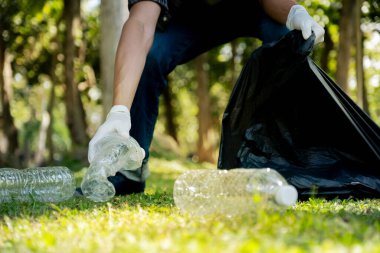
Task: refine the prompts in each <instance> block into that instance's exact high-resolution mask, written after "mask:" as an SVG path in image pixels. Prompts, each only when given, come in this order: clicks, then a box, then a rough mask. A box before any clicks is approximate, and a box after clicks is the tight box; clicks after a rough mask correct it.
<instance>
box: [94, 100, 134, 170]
mask: <svg viewBox="0 0 380 253" xmlns="http://www.w3.org/2000/svg"><path fill="white" fill-rule="evenodd" d="M130 129H131V115H130V113H129V110H128V107H126V106H124V105H114V106H113V107H112V108H111V110H110V111H109V113H108V115H107V118H106V120H105V122H104V123H103V124H102V125H101V126H100V127H99V128H98V130H97V131H96V133H95V135H94V137H93V138H92V139H91V141H90V144H89V147H88V161H89V163H91V162H92V161H93V160H94V156H95V154H96V152H97V149H98V148H99V147H97V143H98V142H99V141H100V140H101V139H102V138H103V137H105V136H107V135H109V134H112V133H117V134H119V135H120V136H123V137H125V138H129V130H130Z"/></svg>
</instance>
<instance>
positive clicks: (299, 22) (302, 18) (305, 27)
mask: <svg viewBox="0 0 380 253" xmlns="http://www.w3.org/2000/svg"><path fill="white" fill-rule="evenodd" d="M286 27H287V28H288V29H289V30H294V29H296V30H301V31H302V36H303V38H304V39H305V40H307V39H308V38H309V37H310V36H311V32H312V31H313V32H314V34H315V41H314V45H316V44H318V43H320V42H323V39H324V38H323V37H324V35H325V30H324V29H323V27H322V26H320V25H319V24H318V23H317V22H315V21H314V19H313V18H312V17H311V16H310V15H309V13H308V12H307V10H306V9H305V8H304V7H303V6H301V5H293V6H292V8H291V9H290V11H289V14H288V19H287V21H286Z"/></svg>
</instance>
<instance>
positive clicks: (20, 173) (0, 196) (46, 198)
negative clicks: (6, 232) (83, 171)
mask: <svg viewBox="0 0 380 253" xmlns="http://www.w3.org/2000/svg"><path fill="white" fill-rule="evenodd" d="M74 192H75V180H74V176H73V174H72V172H71V171H70V170H69V169H68V168H66V167H39V168H28V169H23V170H19V169H13V168H1V169H0V203H5V202H32V201H39V202H60V201H63V200H66V199H69V198H71V197H72V196H73V195H74Z"/></svg>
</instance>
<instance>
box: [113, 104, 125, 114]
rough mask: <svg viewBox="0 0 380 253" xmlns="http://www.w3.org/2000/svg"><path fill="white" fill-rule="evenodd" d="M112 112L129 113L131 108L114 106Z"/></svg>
mask: <svg viewBox="0 0 380 253" xmlns="http://www.w3.org/2000/svg"><path fill="white" fill-rule="evenodd" d="M110 112H127V113H129V108H128V106H126V105H113V106H112V108H111V110H110Z"/></svg>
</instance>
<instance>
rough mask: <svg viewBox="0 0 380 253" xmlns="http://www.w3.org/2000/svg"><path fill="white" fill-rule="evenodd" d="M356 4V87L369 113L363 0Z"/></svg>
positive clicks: (362, 104)
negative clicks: (362, 20)
mask: <svg viewBox="0 0 380 253" xmlns="http://www.w3.org/2000/svg"><path fill="white" fill-rule="evenodd" d="M355 3H356V6H355V26H354V27H355V48H356V54H355V56H356V57H355V58H356V64H355V65H356V88H357V97H358V99H357V103H358V105H359V106H360V107H361V108H362V109H363V110H364V111H365V112H366V113H367V114H368V115H369V108H368V100H367V94H366V89H365V82H364V68H363V32H362V29H361V28H360V25H361V17H362V11H361V6H362V4H363V0H356V2H355Z"/></svg>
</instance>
